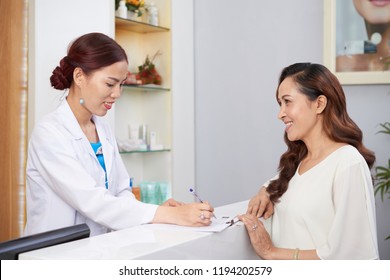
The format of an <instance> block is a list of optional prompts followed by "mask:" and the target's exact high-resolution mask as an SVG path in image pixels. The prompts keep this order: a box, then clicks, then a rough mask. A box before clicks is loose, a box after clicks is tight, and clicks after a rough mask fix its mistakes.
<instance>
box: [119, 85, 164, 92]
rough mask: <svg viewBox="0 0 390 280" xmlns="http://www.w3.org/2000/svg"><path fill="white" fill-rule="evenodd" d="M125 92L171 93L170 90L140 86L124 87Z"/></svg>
mask: <svg viewBox="0 0 390 280" xmlns="http://www.w3.org/2000/svg"><path fill="white" fill-rule="evenodd" d="M123 90H127V91H138V92H158V91H170V89H169V88H164V87H159V86H153V85H146V86H138V85H126V84H124V85H123Z"/></svg>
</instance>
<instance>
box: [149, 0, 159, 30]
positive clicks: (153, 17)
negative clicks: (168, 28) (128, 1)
mask: <svg viewBox="0 0 390 280" xmlns="http://www.w3.org/2000/svg"><path fill="white" fill-rule="evenodd" d="M148 23H149V24H151V25H155V26H158V9H157V7H156V5H155V4H154V2H152V3H150V5H149V6H148Z"/></svg>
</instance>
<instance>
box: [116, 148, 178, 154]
mask: <svg viewBox="0 0 390 280" xmlns="http://www.w3.org/2000/svg"><path fill="white" fill-rule="evenodd" d="M170 151H171V149H162V150H147V151H130V152H119V153H120V154H148V153H162V152H170Z"/></svg>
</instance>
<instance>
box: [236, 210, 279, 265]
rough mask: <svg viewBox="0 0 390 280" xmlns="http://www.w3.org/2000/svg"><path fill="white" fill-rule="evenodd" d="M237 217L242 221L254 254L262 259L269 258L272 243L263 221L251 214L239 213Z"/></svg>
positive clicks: (272, 246)
mask: <svg viewBox="0 0 390 280" xmlns="http://www.w3.org/2000/svg"><path fill="white" fill-rule="evenodd" d="M238 218H239V219H240V221H242V222H243V223H244V225H245V227H246V230H247V231H248V235H249V238H250V240H251V243H252V246H253V249H254V250H255V252H256V254H257V255H259V256H260V257H261V258H262V259H270V258H271V253H272V250H273V248H274V245H273V244H272V240H271V237H270V236H269V234H268V232H267V231H266V229H265V227H264V225H263V223H262V222H261V221H260V220H259V219H258V218H257V217H256V216H255V215H252V214H244V215H240V216H238Z"/></svg>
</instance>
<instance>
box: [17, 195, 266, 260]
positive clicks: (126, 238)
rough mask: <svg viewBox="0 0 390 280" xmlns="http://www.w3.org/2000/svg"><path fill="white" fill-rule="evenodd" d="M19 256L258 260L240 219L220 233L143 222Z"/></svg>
mask: <svg viewBox="0 0 390 280" xmlns="http://www.w3.org/2000/svg"><path fill="white" fill-rule="evenodd" d="M247 204H248V201H242V202H238V203H234V204H229V205H225V206H221V207H217V208H216V209H215V215H216V216H217V217H224V216H229V217H234V216H236V215H237V214H242V213H245V211H246V207H247ZM19 259H24V260H26V259H35V260H37V259H46V260H47V259H60V260H75V259H88V260H96V259H104V260H115V259H116V260H118V259H119V260H126V259H139V260H140V259H144V260H145V259H149V260H150V259H167V260H176V259H180V260H186V259H189V260H196V259H200V260H201V259H219V260H226V259H237V260H238V259H259V257H258V256H257V255H256V253H255V252H254V250H253V249H252V246H251V244H250V241H249V238H248V235H247V232H246V229H245V227H244V225H243V224H242V223H241V222H238V223H236V224H234V225H233V226H231V227H228V228H226V229H224V230H223V231H221V232H202V231H196V229H193V230H189V229H188V228H181V227H177V226H170V225H142V226H136V227H132V228H129V229H124V230H119V231H115V232H111V233H107V234H103V235H99V236H94V237H90V238H86V239H82V240H78V241H74V242H69V243H65V244H61V245H57V246H52V247H47V248H44V249H39V250H35V251H30V252H26V253H23V254H20V255H19Z"/></svg>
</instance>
